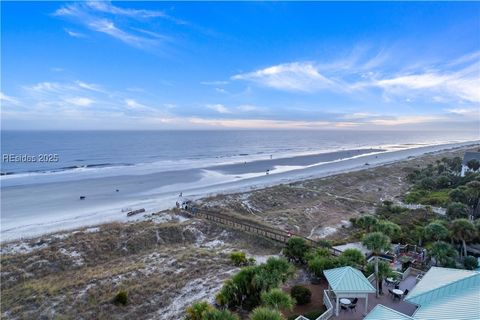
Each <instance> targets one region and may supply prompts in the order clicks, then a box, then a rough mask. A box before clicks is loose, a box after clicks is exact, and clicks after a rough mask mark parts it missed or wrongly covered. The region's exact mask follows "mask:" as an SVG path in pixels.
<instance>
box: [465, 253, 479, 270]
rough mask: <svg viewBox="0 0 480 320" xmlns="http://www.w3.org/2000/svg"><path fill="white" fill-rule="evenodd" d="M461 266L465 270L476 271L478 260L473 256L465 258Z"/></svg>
mask: <svg viewBox="0 0 480 320" xmlns="http://www.w3.org/2000/svg"><path fill="white" fill-rule="evenodd" d="M463 266H464V268H465V269H467V270H476V269H477V268H478V258H477V257H474V256H466V257H465V258H464V259H463Z"/></svg>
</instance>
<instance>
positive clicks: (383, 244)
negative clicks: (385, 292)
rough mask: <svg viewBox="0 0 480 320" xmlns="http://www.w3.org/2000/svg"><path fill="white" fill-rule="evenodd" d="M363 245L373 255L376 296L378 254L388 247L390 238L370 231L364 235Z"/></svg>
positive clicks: (377, 286)
mask: <svg viewBox="0 0 480 320" xmlns="http://www.w3.org/2000/svg"><path fill="white" fill-rule="evenodd" d="M363 245H364V246H365V247H367V249H368V250H371V251H372V252H373V254H374V255H375V284H376V289H377V290H376V296H377V298H378V294H379V291H378V288H379V280H380V279H379V277H378V255H379V254H380V253H381V252H382V251H384V250H388V249H390V238H389V237H388V236H386V235H384V234H383V233H381V232H372V233H369V234H367V235H366V236H365V238H364V239H363Z"/></svg>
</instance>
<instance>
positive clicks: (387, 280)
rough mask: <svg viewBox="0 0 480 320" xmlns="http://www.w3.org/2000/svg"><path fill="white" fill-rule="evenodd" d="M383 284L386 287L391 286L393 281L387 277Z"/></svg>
mask: <svg viewBox="0 0 480 320" xmlns="http://www.w3.org/2000/svg"><path fill="white" fill-rule="evenodd" d="M385 282H386V283H387V286H389V285H392V284H393V283H394V282H395V280H394V279H393V278H390V277H389V278H387V279H385Z"/></svg>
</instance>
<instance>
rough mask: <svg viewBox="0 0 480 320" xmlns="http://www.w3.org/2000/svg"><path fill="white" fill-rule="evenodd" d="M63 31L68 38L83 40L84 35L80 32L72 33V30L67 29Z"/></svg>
mask: <svg viewBox="0 0 480 320" xmlns="http://www.w3.org/2000/svg"><path fill="white" fill-rule="evenodd" d="M64 30H65V32H66V33H67V34H68V35H69V36H70V37H74V38H85V37H86V35H84V34H83V33H81V32H76V31H72V30H69V29H64Z"/></svg>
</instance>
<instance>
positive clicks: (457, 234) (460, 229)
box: [451, 219, 476, 257]
mask: <svg viewBox="0 0 480 320" xmlns="http://www.w3.org/2000/svg"><path fill="white" fill-rule="evenodd" d="M475 234H476V230H475V226H474V225H473V223H471V222H470V221H468V220H467V219H456V220H453V221H452V225H451V236H452V239H453V240H455V241H460V242H462V247H463V254H464V257H466V256H467V244H466V242H467V241H470V240H472V239H473V238H475Z"/></svg>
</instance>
